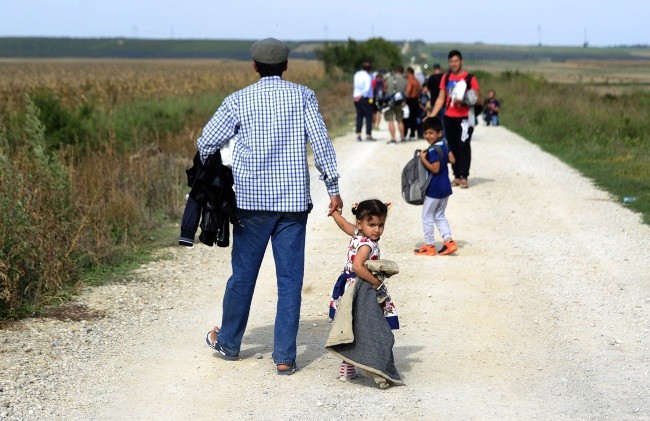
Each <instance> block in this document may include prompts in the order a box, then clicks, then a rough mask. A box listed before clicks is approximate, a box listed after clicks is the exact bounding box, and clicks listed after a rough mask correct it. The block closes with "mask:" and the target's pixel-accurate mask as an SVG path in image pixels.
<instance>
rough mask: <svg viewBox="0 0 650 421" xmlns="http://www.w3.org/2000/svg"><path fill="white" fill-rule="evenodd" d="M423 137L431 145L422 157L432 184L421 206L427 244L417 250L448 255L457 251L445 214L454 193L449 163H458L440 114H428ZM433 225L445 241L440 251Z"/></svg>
mask: <svg viewBox="0 0 650 421" xmlns="http://www.w3.org/2000/svg"><path fill="white" fill-rule="evenodd" d="M422 126H423V127H422V128H423V130H424V138H425V139H426V141H427V143H429V145H430V146H429V148H427V149H426V150H424V151H422V152H420V160H421V161H422V164H423V165H424V167H425V168H426V169H427V170H428V171H429V173H430V175H429V179H430V181H429V185H428V186H427V190H426V192H425V197H424V203H423V208H422V228H423V230H424V244H423V245H422V247H420V248H419V249H416V250H414V252H415V254H417V255H422V256H435V255H436V254H440V255H447V254H451V253H454V252H455V251H456V250H458V246H457V245H456V243H455V242H454V240H453V239H452V237H451V228H449V222H448V221H447V217H446V216H445V209H446V208H447V201H448V199H449V196H451V193H452V191H451V183H450V182H449V170H448V168H447V164H448V163H452V164H453V163H454V162H456V158H455V157H454V154H453V153H452V152H451V151H450V150H449V146H448V145H447V142H446V140H445V139H444V138H443V137H442V122H441V121H440V119H439V118H438V117H429V118H427V119H426V120H424V121H423V122H422ZM434 226H435V227H437V228H438V231H439V232H440V236H441V237H442V240H443V243H442V248H441V249H440V250H439V251H438V250H436V247H435V245H434Z"/></svg>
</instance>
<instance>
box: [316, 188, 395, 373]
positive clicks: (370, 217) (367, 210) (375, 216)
mask: <svg viewBox="0 0 650 421" xmlns="http://www.w3.org/2000/svg"><path fill="white" fill-rule="evenodd" d="M389 206H390V204H385V203H383V202H381V201H380V200H376V199H371V200H364V201H363V202H361V203H359V204H355V205H354V206H353V207H352V214H353V215H355V216H356V219H357V221H356V224H352V223H350V222H348V221H347V220H346V219H345V218H344V217H343V215H341V213H340V212H336V211H335V212H333V213H332V217H333V218H334V221H335V222H336V225H338V226H339V228H341V230H342V231H343V232H345V233H346V234H348V235H350V236H352V238H351V239H350V244H349V245H348V252H347V260H346V263H345V267H344V268H343V272H342V273H341V275H340V276H339V278H338V279H337V281H336V284H335V285H334V291H333V292H332V299H331V300H330V309H329V316H330V318H331V319H334V315H335V313H336V308H337V306H338V303H339V301H340V299H341V296H343V293H344V292H345V290H346V288H347V287H348V286H349V285H351V284H352V283H353V282H354V280H355V278H357V277H358V278H359V279H361V280H364V281H366V282H369V283H370V284H371V285H372V286H373V287H374V288H375V289H376V290H377V291H378V295H384V296H385V297H387V298H386V299H385V300H384V301H383V302H382V303H381V304H380V306H381V307H382V310H383V312H384V316H385V317H386V321H387V322H388V324H389V326H390V328H391V329H399V320H398V318H397V311H396V309H395V305H394V303H393V302H392V300H391V299H390V297H389V296H388V293H387V291H386V287H385V286H384V284H383V282H382V281H381V280H380V279H379V278H378V277H377V276H376V275H374V274H373V273H372V272H370V271H369V270H368V269H367V268H366V267H365V266H364V263H365V262H366V260H369V259H370V260H379V259H380V252H379V238H380V237H381V235H382V233H383V232H384V225H385V223H386V215H387V213H388V207H389ZM339 376H340V379H341V380H343V381H347V380H350V379H352V378H354V377H355V376H356V369H355V367H354V365H352V364H349V363H347V362H345V361H342V362H341V366H340V369H339Z"/></svg>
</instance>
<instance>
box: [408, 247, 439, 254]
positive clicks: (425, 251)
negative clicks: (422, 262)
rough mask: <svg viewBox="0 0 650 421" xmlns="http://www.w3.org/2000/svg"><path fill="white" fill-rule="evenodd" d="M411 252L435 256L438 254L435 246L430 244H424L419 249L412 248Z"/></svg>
mask: <svg viewBox="0 0 650 421" xmlns="http://www.w3.org/2000/svg"><path fill="white" fill-rule="evenodd" d="M413 252H414V253H415V254H417V255H420V256H435V255H436V254H438V252H437V251H436V247H435V246H430V245H429V244H424V245H423V246H422V247H420V248H419V249H415V250H413Z"/></svg>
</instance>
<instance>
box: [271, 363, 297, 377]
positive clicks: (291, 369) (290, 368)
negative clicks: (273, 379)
mask: <svg viewBox="0 0 650 421" xmlns="http://www.w3.org/2000/svg"><path fill="white" fill-rule="evenodd" d="M280 367H283V368H282V369H281V368H280ZM284 367H286V368H284ZM275 369H276V371H277V373H278V375H279V376H290V375H292V374H293V373H295V372H296V370H298V366H297V365H296V362H295V361H294V362H292V363H291V364H278V365H276V366H275Z"/></svg>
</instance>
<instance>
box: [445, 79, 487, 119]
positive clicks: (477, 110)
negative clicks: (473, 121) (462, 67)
mask: <svg viewBox="0 0 650 421" xmlns="http://www.w3.org/2000/svg"><path fill="white" fill-rule="evenodd" d="M450 74H451V72H447V73H445V75H444V76H443V80H444V85H445V86H447V80H449V75H450ZM473 77H474V75H473V74H471V73H467V76H465V83H466V84H467V89H471V86H472V85H471V84H470V82H471V81H472V78H473ZM482 112H483V104H481V103H479V102H478V101H477V102H476V104H474V115H475V116H477V117H478V115H479V114H481V113H482Z"/></svg>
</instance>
